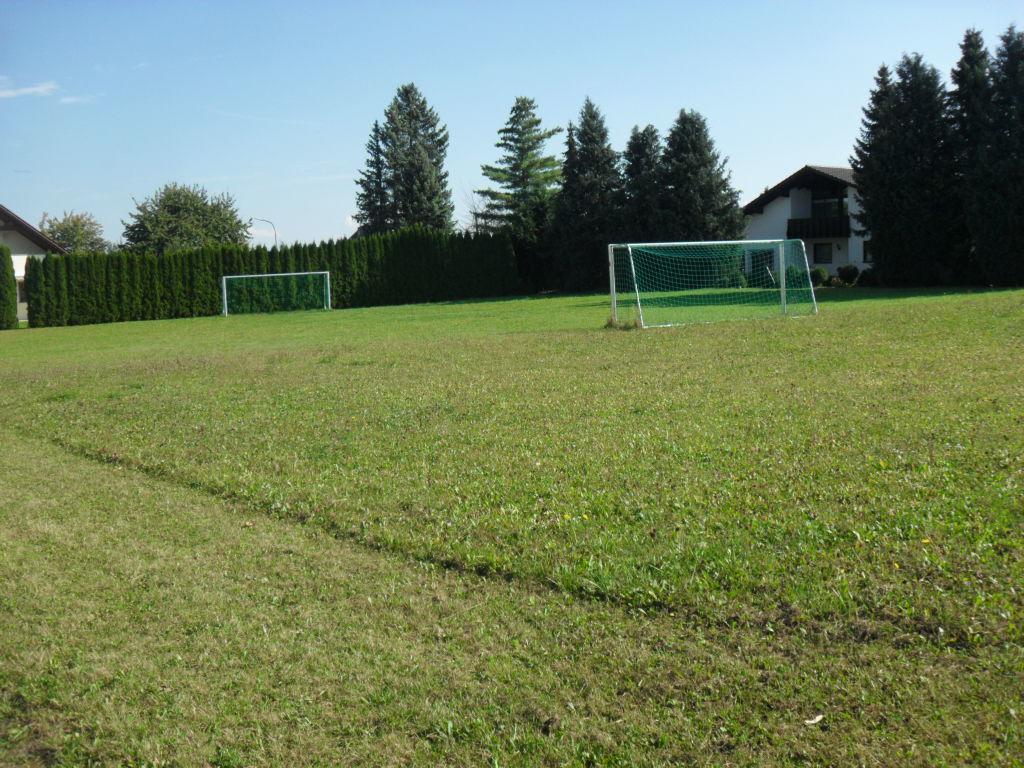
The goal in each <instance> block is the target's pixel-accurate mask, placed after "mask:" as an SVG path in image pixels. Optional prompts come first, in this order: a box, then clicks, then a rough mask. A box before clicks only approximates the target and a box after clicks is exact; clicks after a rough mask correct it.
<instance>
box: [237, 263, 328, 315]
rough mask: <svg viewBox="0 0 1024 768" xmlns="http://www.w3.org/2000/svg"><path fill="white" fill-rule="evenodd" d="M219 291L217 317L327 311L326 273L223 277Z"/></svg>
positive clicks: (277, 273)
mask: <svg viewBox="0 0 1024 768" xmlns="http://www.w3.org/2000/svg"><path fill="white" fill-rule="evenodd" d="M220 290H221V314H223V315H225V316H227V315H229V314H231V315H237V314H244V313H250V312H292V311H295V310H300V309H330V308H331V273H330V272H276V273H273V274H266V275H224V276H223V277H221V279H220Z"/></svg>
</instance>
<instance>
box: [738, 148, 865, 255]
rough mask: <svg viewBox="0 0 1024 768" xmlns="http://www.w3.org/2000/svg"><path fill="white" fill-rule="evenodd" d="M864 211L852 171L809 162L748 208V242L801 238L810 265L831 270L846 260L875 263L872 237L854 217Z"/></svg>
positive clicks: (765, 192)
mask: <svg viewBox="0 0 1024 768" xmlns="http://www.w3.org/2000/svg"><path fill="white" fill-rule="evenodd" d="M859 211H860V203H859V201H858V200H857V187H856V185H855V184H854V181H853V171H852V170H851V169H850V168H841V167H834V166H825V165H805V166H804V167H803V168H801V169H800V170H799V171H797V172H796V173H794V174H792V175H791V176H789V177H787V178H785V179H783V180H782V181H780V182H779V183H778V184H776V185H775V186H774V187H771V188H770V189H766V190H765V191H764V192H762V193H761V194H760V195H758V196H757V197H756V198H754V199H753V200H751V201H750V202H749V203H747V204H746V205H745V206H743V212H744V213H745V214H746V215H747V232H746V239H747V240H782V239H799V240H803V241H804V247H805V248H806V249H807V261H808V264H809V265H810V267H811V269H813V268H814V267H824V268H825V269H827V270H828V272H829V274H835V272H836V269H837V268H838V267H841V266H843V265H845V264H853V265H854V266H856V267H857V268H858V269H860V270H862V271H863V270H864V269H866V268H868V267H870V266H871V254H870V251H869V249H868V248H867V245H868V242H869V240H868V239H867V238H865V237H863V236H862V235H859V234H857V231H856V224H855V222H853V220H852V217H853V215H854V214H856V213H858V212H859Z"/></svg>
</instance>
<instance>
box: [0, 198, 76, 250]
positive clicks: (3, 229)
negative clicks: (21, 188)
mask: <svg viewBox="0 0 1024 768" xmlns="http://www.w3.org/2000/svg"><path fill="white" fill-rule="evenodd" d="M0 243H3V244H4V245H7V246H9V247H10V249H11V253H14V254H21V255H28V256H36V255H43V254H46V253H66V251H65V249H64V248H62V247H61V246H60V245H58V244H57V243H56V242H55V241H53V240H51V239H50V238H49V237H47V236H46V235H44V234H43V233H42V232H40V231H39V230H38V229H36V228H35V227H33V226H32V225H31V224H29V223H28V222H27V221H25V220H24V219H23V218H21V217H20V216H18V214H16V213H14V211H12V210H11V209H10V208H7V207H6V206H3V205H0Z"/></svg>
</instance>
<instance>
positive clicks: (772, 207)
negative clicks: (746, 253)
mask: <svg viewBox="0 0 1024 768" xmlns="http://www.w3.org/2000/svg"><path fill="white" fill-rule="evenodd" d="M789 201H790V198H788V197H776V198H775V199H774V200H772V201H771V202H770V203H768V204H767V205H765V207H764V211H763V212H762V213H758V214H756V215H754V216H751V217H749V218H748V219H747V233H746V237H745V238H744V239H746V240H783V239H785V237H786V222H787V221H788V220H789V219H791V218H794V217H793V216H791V215H790V212H789V211H790V207H789Z"/></svg>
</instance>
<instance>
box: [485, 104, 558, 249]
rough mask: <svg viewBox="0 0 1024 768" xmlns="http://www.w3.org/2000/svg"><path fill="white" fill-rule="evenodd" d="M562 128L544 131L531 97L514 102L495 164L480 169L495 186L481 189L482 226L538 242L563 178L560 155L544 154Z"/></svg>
mask: <svg viewBox="0 0 1024 768" xmlns="http://www.w3.org/2000/svg"><path fill="white" fill-rule="evenodd" d="M560 131H561V128H550V129H545V128H542V127H541V120H540V118H539V117H538V116H537V104H536V102H535V101H534V100H533V99H529V98H526V97H524V96H520V97H519V98H517V99H516V100H515V103H514V104H513V105H512V111H511V112H510V113H509V117H508V120H507V121H506V123H505V126H504V127H503V128H502V129H501V130H499V131H498V137H499V138H498V142H497V143H496V144H495V146H496V147H497V148H498V149H500V150H502V155H501V157H500V158H499V159H498V162H497V164H496V165H485V166H483V167H482V169H481V170H482V171H483V174H484V176H485V177H486V178H487V179H488V180H490V181H492V182H494V184H496V185H497V189H494V188H488V189H481V190H477V194H479V195H480V196H481V197H483V198H484V199H485V200H486V207H485V209H484V212H483V215H482V219H483V224H484V228H485V229H488V230H492V231H499V230H500V231H505V232H507V233H508V234H510V235H512V236H513V237H514V238H516V239H519V240H524V241H527V242H536V241H537V240H538V239H539V238H540V235H541V232H542V230H543V228H544V224H545V220H544V219H545V217H546V216H547V205H548V202H549V201H550V199H551V197H552V195H553V194H554V192H555V189H556V187H557V184H558V180H559V178H560V176H561V170H560V168H559V163H558V159H557V158H555V157H554V155H548V154H545V148H546V144H547V141H548V139H550V138H551V137H552V136H555V135H556V134H558V133H559V132H560Z"/></svg>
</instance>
